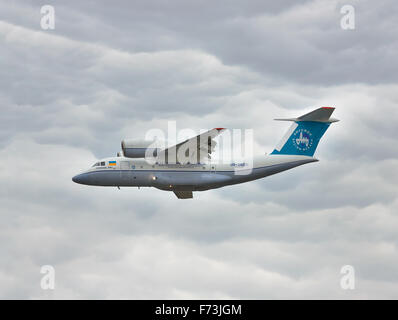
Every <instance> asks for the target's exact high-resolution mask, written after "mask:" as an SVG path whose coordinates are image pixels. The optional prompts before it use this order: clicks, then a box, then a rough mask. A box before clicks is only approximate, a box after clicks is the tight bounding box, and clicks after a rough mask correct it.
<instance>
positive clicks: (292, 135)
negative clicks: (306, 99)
mask: <svg viewBox="0 0 398 320" xmlns="http://www.w3.org/2000/svg"><path fill="white" fill-rule="evenodd" d="M333 111H334V108H332V107H322V108H318V109H316V110H314V111H311V112H309V113H306V114H305V115H303V116H301V117H298V118H290V119H275V120H280V121H293V122H294V123H293V124H292V125H291V127H290V128H289V130H288V131H287V132H286V134H285V136H284V137H283V138H282V140H281V141H280V142H279V144H278V146H277V147H276V148H275V149H274V151H272V153H271V154H289V155H303V156H311V157H312V156H313V155H314V153H315V150H316V147H317V146H318V143H319V140H320V139H321V138H322V136H323V134H324V133H325V132H326V130H327V129H328V128H329V125H330V124H331V123H332V122H337V121H339V120H337V119H334V118H330V116H331V115H332V113H333Z"/></svg>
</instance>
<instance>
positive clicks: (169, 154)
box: [72, 107, 339, 199]
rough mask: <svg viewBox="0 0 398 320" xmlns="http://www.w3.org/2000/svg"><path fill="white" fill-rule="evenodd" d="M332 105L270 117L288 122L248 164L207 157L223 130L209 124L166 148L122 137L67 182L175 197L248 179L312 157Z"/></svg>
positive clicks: (324, 129) (275, 171)
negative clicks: (112, 151)
mask: <svg viewBox="0 0 398 320" xmlns="http://www.w3.org/2000/svg"><path fill="white" fill-rule="evenodd" d="M334 109H335V108H333V107H321V108H318V109H316V110H314V111H311V112H309V113H306V114H304V115H303V116H301V117H298V118H289V119H275V120H281V121H291V122H293V123H292V125H291V126H290V128H289V129H288V131H287V132H286V134H285V136H284V137H283V138H282V140H281V141H280V143H279V144H278V145H277V146H276V147H275V149H274V150H273V151H272V152H271V153H270V154H268V155H263V156H261V157H255V158H254V159H253V161H252V165H251V166H250V167H247V166H246V164H245V163H234V162H232V163H221V164H220V163H215V162H214V161H211V160H209V159H211V154H212V152H214V149H215V144H216V142H215V141H214V138H216V137H217V136H218V135H219V134H220V133H222V132H223V131H224V130H225V129H224V128H214V129H211V130H209V131H206V132H204V133H202V134H200V135H198V136H196V137H193V138H190V139H187V140H185V141H183V142H181V143H178V144H176V145H173V146H171V147H168V148H157V147H154V144H153V143H152V142H151V143H150V142H148V141H137V140H123V141H122V152H120V153H118V154H117V156H116V157H111V158H105V159H102V160H99V161H97V162H96V163H94V164H93V165H92V167H91V168H89V169H88V170H86V171H84V172H82V173H80V174H78V175H76V176H74V177H73V178H72V180H73V181H74V182H76V183H80V184H85V185H91V186H110V187H118V188H120V187H155V188H158V189H161V190H166V191H173V192H174V193H175V195H176V196H177V197H178V198H179V199H189V198H193V192H194V191H204V190H209V189H216V188H220V187H224V186H228V185H233V184H239V183H243V182H248V181H252V180H256V179H260V178H264V177H267V176H270V175H273V174H275V173H279V172H282V171H285V170H288V169H292V168H294V167H297V166H301V165H303V164H306V163H310V162H315V161H318V159H316V158H314V153H315V150H316V148H317V146H318V143H319V140H320V139H321V137H322V136H323V134H324V133H325V131H326V130H327V129H328V128H329V125H330V124H331V123H333V122H337V121H339V120H337V119H334V118H331V115H332V113H333V111H334ZM181 159H182V160H181Z"/></svg>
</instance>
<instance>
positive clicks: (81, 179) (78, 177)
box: [72, 174, 87, 184]
mask: <svg viewBox="0 0 398 320" xmlns="http://www.w3.org/2000/svg"><path fill="white" fill-rule="evenodd" d="M86 180H87V179H86V177H85V175H84V174H77V175H75V176H74V177H73V178H72V181H73V182H75V183H80V184H86V183H87V181H86Z"/></svg>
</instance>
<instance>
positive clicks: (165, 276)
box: [0, 0, 398, 299]
mask: <svg viewBox="0 0 398 320" xmlns="http://www.w3.org/2000/svg"><path fill="white" fill-rule="evenodd" d="M45 4H51V5H53V6H54V8H55V29H54V30H42V28H41V26H40V19H41V14H40V8H41V6H42V5H45ZM345 4H350V5H352V6H353V7H354V8H355V29H354V30H343V29H342V28H341V25H340V20H341V18H342V17H343V15H342V14H341V13H340V9H341V7H342V6H343V5H345ZM397 15H398V5H397V3H396V1H394V0H391V1H387V0H382V1H377V2H375V1H370V0H369V1H366V0H361V1H355V0H350V1H348V0H344V1H336V0H333V1H329V0H328V1H326V0H315V1H313V0H312V1H301V2H300V1H263V0H253V1H240V0H221V1H216V2H215V1H204V0H195V1H185V0H175V1H174V0H170V1H152V0H150V1H117V2H115V3H112V4H110V3H109V1H66V0H63V1H50V0H48V1H37V0H35V1H33V0H32V1H26V0H25V1H12V2H10V1H6V0H0V108H1V116H0V159H1V160H0V161H1V163H2V165H1V167H0V181H1V188H0V201H1V206H0V253H1V254H0V298H3V299H4V298H24V299H29V298H38V299H48V298H50V299H51V298H60V299H69V298H78V299H81V298H89V299H97V298H116V299H118V298H132V299H143V298H146V299H155V298H160V299H162V298H167V299H172V298H174V299H182V298H184V299H191V298H197V299H201V298H210V299H212V298H216V299H218V298H221V299H224V298H237V299H280V298H289V299H291V298H305V299H315V298H326V299H335V298H342V299H363V298H397V297H398V255H397V253H398V252H397V243H398V232H397V231H398V192H397V191H398V190H397V189H398V188H397V187H398V170H397V167H398V159H397V157H398V142H397V138H396V127H397V123H398V108H397V103H398V60H397V53H398V39H397V29H398V19H397ZM320 106H335V107H336V111H335V114H334V116H335V117H337V118H339V119H340V120H341V121H340V122H339V123H337V124H334V125H333V126H332V127H331V128H330V129H329V131H328V132H327V133H326V135H325V137H324V138H323V140H322V141H321V144H320V146H319V148H318V150H317V153H316V156H317V158H319V159H320V161H319V162H317V163H312V164H308V165H305V166H302V167H299V168H295V169H293V170H290V171H287V172H284V173H281V174H278V175H275V176H272V177H268V178H266V179H262V180H258V181H255V182H250V183H246V184H241V185H236V186H230V187H226V188H223V189H219V190H212V191H207V192H198V193H196V194H195V195H194V197H195V199H194V200H185V201H184V200H178V199H177V198H176V197H175V196H174V194H172V193H168V192H164V191H160V190H157V189H146V188H144V189H141V190H137V189H136V188H134V189H133V188H131V189H129V188H122V189H121V190H118V189H116V188H100V187H88V186H82V185H77V184H74V183H73V182H72V181H71V177H72V176H73V175H74V174H76V173H78V172H79V171H82V170H83V169H86V168H87V167H88V166H90V165H91V164H92V163H93V162H94V161H95V160H96V159H98V158H103V157H107V156H113V155H115V154H116V152H117V151H119V148H120V141H121V140H122V139H123V138H126V137H128V138H141V137H142V136H143V134H144V133H145V132H146V130H149V129H152V128H161V129H166V128H167V122H168V121H176V122H177V127H178V128H179V129H184V128H192V129H195V130H198V129H201V128H212V127H228V128H243V129H245V128H251V129H253V130H254V139H255V143H256V146H258V150H259V151H260V152H270V151H272V148H273V146H275V145H276V144H277V142H278V141H279V139H280V138H281V136H282V135H283V134H284V132H285V131H286V129H287V126H288V124H287V123H283V122H275V121H273V120H272V119H274V118H277V117H294V116H299V115H301V114H303V113H305V112H308V111H310V110H311V109H314V108H317V107H320ZM43 265H52V266H53V267H54V268H55V272H56V277H55V290H54V291H44V290H42V289H41V288H40V280H41V278H42V276H43V275H42V274H41V273H40V268H41V266H43ZM344 265H352V266H353V267H354V268H355V279H356V282H355V290H343V289H342V288H341V287H340V280H341V277H342V274H341V273H340V270H341V268H342V266H344Z"/></svg>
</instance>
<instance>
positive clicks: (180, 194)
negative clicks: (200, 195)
mask: <svg viewBox="0 0 398 320" xmlns="http://www.w3.org/2000/svg"><path fill="white" fill-rule="evenodd" d="M174 193H175V195H176V196H177V198H178V199H192V198H193V194H192V191H174Z"/></svg>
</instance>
